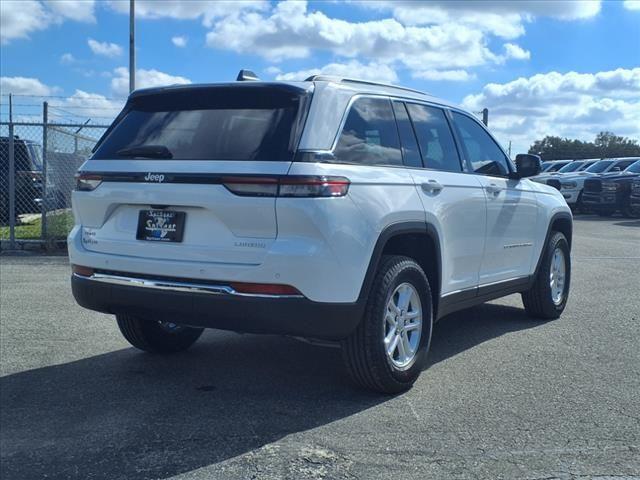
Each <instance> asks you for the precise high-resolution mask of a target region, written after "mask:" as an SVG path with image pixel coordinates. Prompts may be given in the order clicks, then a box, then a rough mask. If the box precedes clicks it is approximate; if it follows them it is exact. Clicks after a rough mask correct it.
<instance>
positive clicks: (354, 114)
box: [334, 98, 402, 165]
mask: <svg viewBox="0 0 640 480" xmlns="http://www.w3.org/2000/svg"><path fill="white" fill-rule="evenodd" d="M334 155H335V157H336V160H337V161H339V162H346V163H362V164H367V165H402V154H401V153H400V141H399V140H398V129H397V127H396V120H395V118H394V116H393V111H392V110H391V101H390V100H389V99H383V98H360V99H358V100H356V101H355V102H354V103H353V105H352V106H351V109H350V110H349V115H348V116H347V121H346V122H345V124H344V128H343V129H342V133H341V134H340V139H339V140H338V145H337V146H336V149H335V152H334Z"/></svg>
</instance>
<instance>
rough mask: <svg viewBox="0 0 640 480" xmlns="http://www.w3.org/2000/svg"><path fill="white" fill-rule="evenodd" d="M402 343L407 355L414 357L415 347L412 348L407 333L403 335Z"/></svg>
mask: <svg viewBox="0 0 640 480" xmlns="http://www.w3.org/2000/svg"><path fill="white" fill-rule="evenodd" d="M402 342H403V343H404V348H405V350H406V352H407V353H409V354H410V355H413V353H414V352H413V347H412V346H411V342H409V334H408V333H407V332H406V331H405V332H404V334H403V335H402Z"/></svg>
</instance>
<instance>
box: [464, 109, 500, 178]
mask: <svg viewBox="0 0 640 480" xmlns="http://www.w3.org/2000/svg"><path fill="white" fill-rule="evenodd" d="M453 123H454V125H455V126H456V128H457V129H458V133H459V136H460V140H461V142H462V146H463V147H464V149H465V151H466V154H467V155H466V156H467V159H468V160H469V162H470V163H471V168H472V169H473V171H474V172H475V173H479V174H482V175H496V176H505V175H507V174H508V173H509V167H508V160H507V157H506V156H505V154H504V153H502V150H500V147H498V145H497V144H496V142H494V141H493V139H492V138H491V137H490V136H489V134H488V133H487V132H485V130H484V129H483V128H482V127H481V126H480V125H478V123H477V122H476V121H474V120H472V119H471V118H469V117H467V116H466V115H462V114H460V113H457V112H453Z"/></svg>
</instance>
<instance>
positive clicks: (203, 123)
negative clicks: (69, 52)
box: [93, 87, 302, 161]
mask: <svg viewBox="0 0 640 480" xmlns="http://www.w3.org/2000/svg"><path fill="white" fill-rule="evenodd" d="M301 101H302V94H299V93H297V92H291V91H287V90H279V89H274V88H266V87H259V88H240V87H213V88H208V89H197V90H196V89H193V90H182V91H176V92H171V93H167V92H164V93H161V94H157V95H148V96H141V97H137V98H136V97H134V98H133V99H132V103H131V104H130V105H128V106H127V107H126V111H125V113H124V116H122V118H120V120H119V121H118V123H117V124H116V125H114V127H113V128H112V129H111V132H109V134H108V136H107V137H106V138H105V139H104V141H103V142H102V144H101V145H99V147H98V148H97V150H96V151H95V153H94V156H93V158H94V159H122V158H160V157H162V158H172V159H177V160H265V161H269V160H272V161H274V160H283V161H290V160H292V158H293V153H294V150H295V143H296V142H295V140H296V139H295V138H294V137H295V135H296V132H297V130H298V129H297V128H296V124H297V122H298V118H297V117H298V113H299V110H300V104H301ZM155 147H159V148H155ZM165 149H166V150H165ZM167 150H168V153H167ZM159 151H160V152H161V153H162V155H158V152H159ZM154 152H155V153H154Z"/></svg>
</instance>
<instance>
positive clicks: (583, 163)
mask: <svg viewBox="0 0 640 480" xmlns="http://www.w3.org/2000/svg"><path fill="white" fill-rule="evenodd" d="M599 160H600V159H599V158H593V159H587V160H574V161H572V162H569V163H567V164H566V165H564V166H563V167H562V168H560V169H559V170H557V171H555V172H546V173H541V174H540V175H536V176H535V177H533V178H532V179H531V180H533V181H534V182H538V183H547V180H549V179H550V178H554V177H557V176H562V175H568V174H570V173H576V172H581V171H583V170H586V169H587V168H588V167H590V166H591V165H593V164H594V163H596V162H597V161H599Z"/></svg>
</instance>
